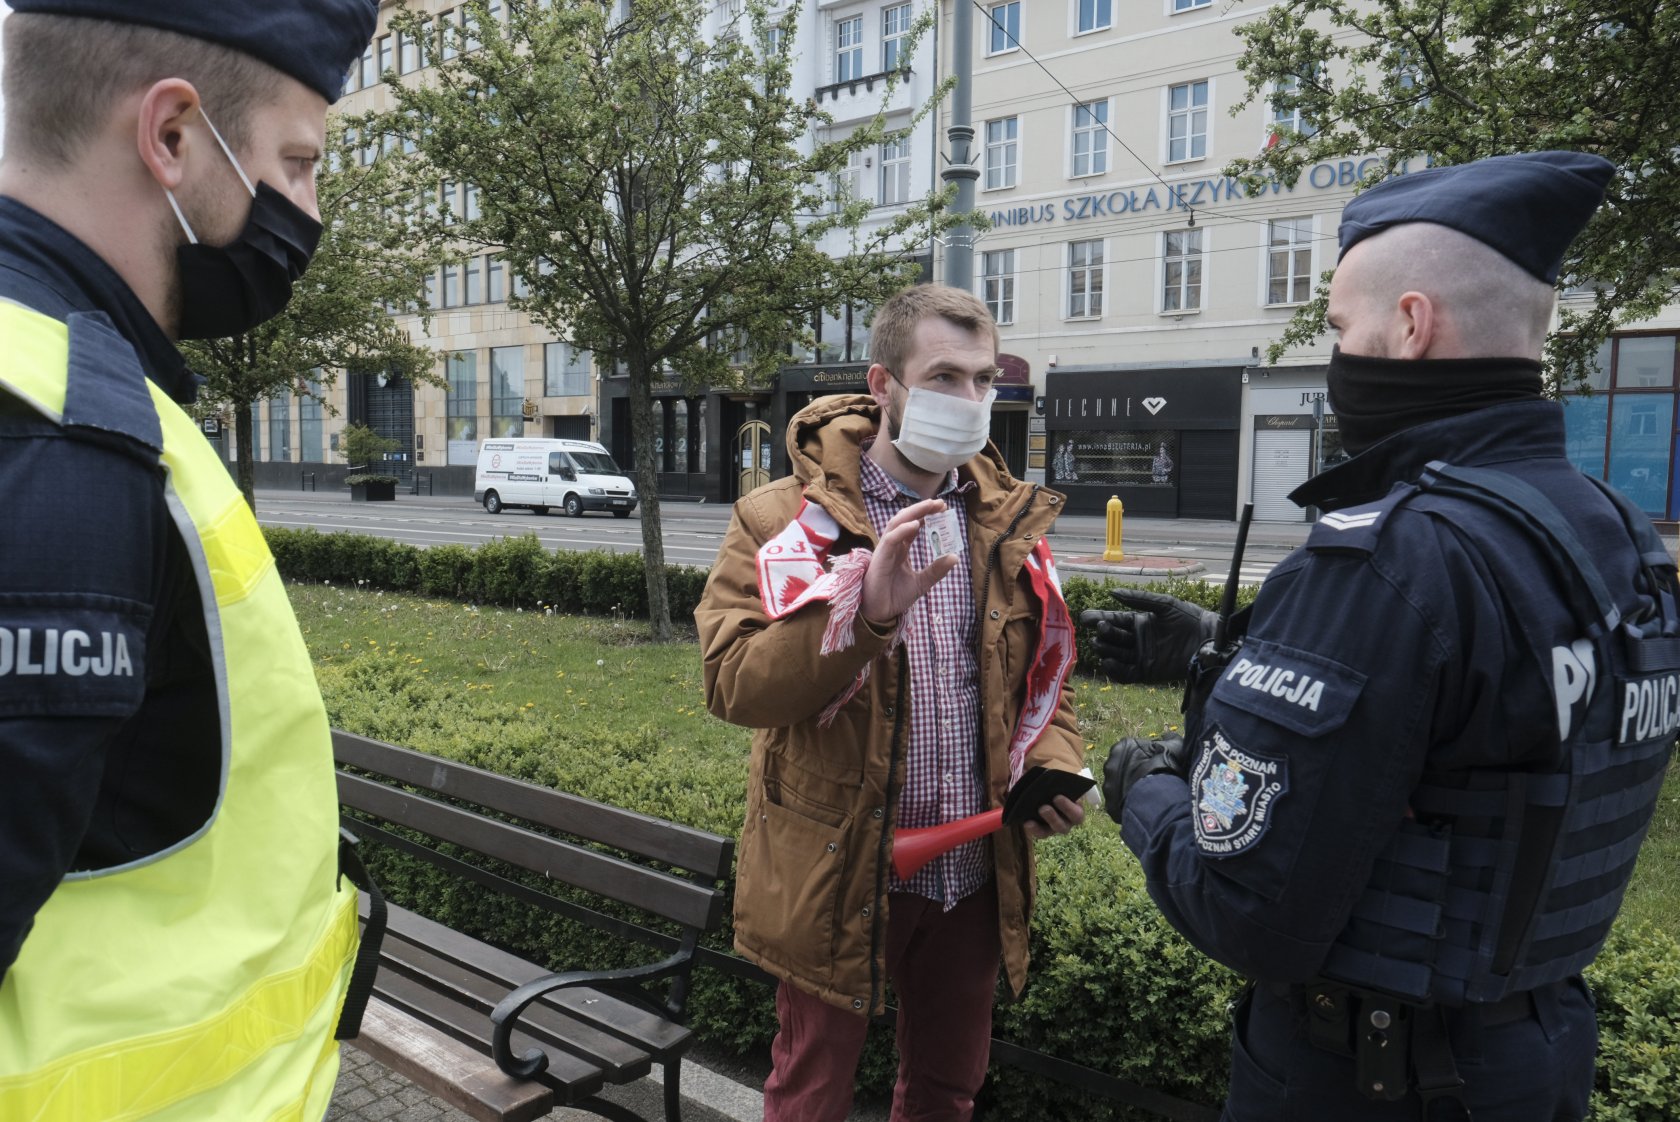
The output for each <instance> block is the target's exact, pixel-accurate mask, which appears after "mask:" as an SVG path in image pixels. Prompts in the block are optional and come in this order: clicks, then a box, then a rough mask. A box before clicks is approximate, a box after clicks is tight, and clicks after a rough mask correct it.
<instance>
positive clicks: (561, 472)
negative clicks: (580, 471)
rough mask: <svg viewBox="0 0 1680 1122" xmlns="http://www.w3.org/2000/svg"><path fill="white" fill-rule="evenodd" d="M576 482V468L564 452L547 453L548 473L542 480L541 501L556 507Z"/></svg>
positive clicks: (562, 501) (563, 500)
mask: <svg viewBox="0 0 1680 1122" xmlns="http://www.w3.org/2000/svg"><path fill="white" fill-rule="evenodd" d="M576 482H577V468H576V467H575V466H574V465H573V463H572V458H571V457H570V456H568V455H566V453H564V452H559V451H555V452H550V453H549V454H548V475H547V476H546V477H545V478H544V480H543V503H544V504H545V505H547V506H552V507H557V506H560V505H561V504H562V503H564V502H565V501H566V493H567V491H569V490H571V489H572V485H573V484H575V483H576Z"/></svg>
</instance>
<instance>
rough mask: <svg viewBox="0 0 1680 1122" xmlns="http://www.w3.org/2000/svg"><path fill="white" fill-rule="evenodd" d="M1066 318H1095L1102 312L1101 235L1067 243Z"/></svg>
mask: <svg viewBox="0 0 1680 1122" xmlns="http://www.w3.org/2000/svg"><path fill="white" fill-rule="evenodd" d="M1067 314H1068V318H1069V319H1095V318H1096V317H1098V316H1100V315H1102V314H1103V243H1102V239H1101V238H1094V239H1092V240H1090V241H1084V242H1069V243H1068V313H1067Z"/></svg>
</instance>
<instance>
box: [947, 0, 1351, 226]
mask: <svg viewBox="0 0 1680 1122" xmlns="http://www.w3.org/2000/svg"><path fill="white" fill-rule="evenodd" d="M957 2H958V3H959V4H960V3H961V2H962V0H957ZM969 3H971V4H973V5H974V7H975V9H976V10H977V11H979V12H980V14H981V15H982V16H983V17H985V21H986V23H987V24H988V25H989V26H991V27H994V28H996V29H997V30H998V31H1001V32H1002V33H1003V34H1004V35H1006V36H1008V40H1009V42H1011V43H1013V44H1015V49H1016V50H1018V51H1020V52H1021V53H1022V54H1024V55H1026V56H1027V58H1029V59H1031V60H1032V63H1033V65H1034V66H1036V67H1038V68H1039V69H1040V70H1042V71H1044V75H1045V77H1047V78H1049V79H1050V80H1051V81H1052V82H1054V83H1056V86H1057V87H1058V88H1059V89H1060V90H1061V91H1062V93H1064V94H1066V95H1067V96H1068V97H1069V98H1071V99H1072V101H1073V103H1074V104H1075V105H1080V104H1083V103H1082V102H1081V101H1080V100H1079V95H1078V94H1076V93H1074V92H1073V91H1072V90H1070V89H1068V87H1067V84H1066V83H1064V82H1063V81H1062V80H1061V79H1060V78H1058V77H1057V76H1056V74H1055V72H1054V71H1052V70H1051V69H1050V68H1049V67H1048V66H1046V65H1044V63H1043V62H1042V61H1040V60H1039V58H1038V56H1037V55H1035V54H1033V53H1032V52H1031V51H1029V50H1027V48H1026V46H1025V45H1023V44H1022V42H1021V41H1020V40H1019V39H1017V38H1016V37H1015V36H1013V35H1011V34H1010V33H1009V29H1008V28H1007V27H1005V26H1003V24H1001V23H999V22H998V21H997V20H996V19H994V18H993V17H992V13H991V12H989V11H987V10H986V8H985V6H984V5H983V4H981V3H980V0H969ZM1098 124H1100V125H1102V128H1103V132H1105V133H1107V134H1108V135H1109V136H1111V137H1113V138H1114V143H1115V144H1118V145H1119V146H1120V147H1121V148H1123V149H1124V150H1125V152H1126V154H1127V155H1128V156H1130V157H1131V158H1132V159H1133V160H1135V161H1136V162H1137V164H1138V166H1139V167H1141V168H1143V170H1144V171H1145V172H1146V173H1148V175H1149V176H1150V178H1152V179H1154V180H1155V182H1157V183H1159V184H1160V185H1161V186H1162V187H1165V188H1166V189H1167V191H1168V192H1169V193H1172V192H1173V191H1174V188H1173V185H1172V184H1170V183H1168V182H1167V181H1166V180H1165V179H1163V178H1161V173H1160V172H1158V171H1156V170H1155V168H1154V166H1153V165H1152V164H1150V163H1149V162H1148V161H1146V160H1145V159H1144V158H1143V157H1142V156H1140V155H1138V154H1137V153H1136V152H1135V151H1133V150H1132V146H1131V145H1129V144H1127V143H1126V142H1125V141H1124V140H1122V139H1121V138H1120V134H1119V133H1117V132H1115V131H1114V130H1113V129H1112V128H1111V127H1109V124H1108V122H1107V121H1099V122H1098ZM1198 209H1199V210H1201V211H1202V212H1203V213H1204V214H1211V215H1213V216H1214V217H1215V218H1223V219H1226V220H1227V221H1230V222H1246V223H1249V224H1251V225H1263V224H1264V222H1263V220H1257V219H1251V218H1244V217H1243V216H1241V215H1237V214H1227V213H1225V212H1223V211H1218V210H1214V209H1213V208H1211V207H1199V208H1198V207H1187V208H1186V210H1188V211H1189V213H1190V216H1191V218H1192V219H1194V217H1195V213H1196V211H1197V210H1198ZM1310 237H1312V238H1313V239H1314V240H1317V241H1335V240H1336V239H1335V238H1334V237H1332V236H1331V235H1329V234H1318V233H1315V234H1312V235H1310Z"/></svg>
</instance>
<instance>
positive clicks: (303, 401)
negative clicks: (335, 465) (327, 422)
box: [298, 366, 326, 464]
mask: <svg viewBox="0 0 1680 1122" xmlns="http://www.w3.org/2000/svg"><path fill="white" fill-rule="evenodd" d="M309 374H310V377H309V382H308V388H307V389H306V390H305V391H304V392H303V393H300V394H298V458H299V459H301V460H302V461H304V462H305V463H310V464H319V463H325V462H326V456H325V454H324V451H325V450H324V449H323V447H322V438H321V433H322V427H323V426H322V414H323V413H324V412H325V409H324V407H323V406H322V405H321V398H322V397H323V396H324V391H323V390H322V388H321V368H320V367H318V366H317V367H316V368H315V369H314V370H311V371H310V372H309Z"/></svg>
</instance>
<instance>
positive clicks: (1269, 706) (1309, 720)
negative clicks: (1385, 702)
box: [1213, 637, 1366, 736]
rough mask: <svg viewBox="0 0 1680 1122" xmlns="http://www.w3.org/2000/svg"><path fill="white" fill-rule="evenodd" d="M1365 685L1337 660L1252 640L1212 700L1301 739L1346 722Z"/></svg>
mask: <svg viewBox="0 0 1680 1122" xmlns="http://www.w3.org/2000/svg"><path fill="white" fill-rule="evenodd" d="M1365 681H1366V676H1365V675H1364V674H1362V673H1360V672H1359V671H1357V670H1355V669H1353V668H1352V667H1350V666H1344V665H1343V664H1341V663H1339V662H1337V661H1336V660H1334V659H1330V658H1325V657H1324V656H1323V655H1319V654H1314V653H1313V652H1311V651H1303V650H1301V649H1299V648H1297V647H1290V646H1286V645H1284V644H1282V643H1272V642H1268V641H1266V640H1264V639H1256V638H1252V637H1251V638H1248V639H1245V640H1244V641H1243V645H1242V648H1241V649H1240V650H1239V651H1238V652H1237V656H1236V657H1235V658H1233V659H1232V660H1231V664H1230V665H1229V666H1227V667H1226V668H1225V670H1224V672H1223V673H1221V674H1220V676H1219V681H1217V682H1216V683H1214V687H1213V700H1214V701H1215V702H1218V703H1221V704H1226V705H1233V706H1235V707H1236V708H1238V709H1242V710H1244V711H1246V712H1248V713H1252V714H1254V715H1255V716H1257V717H1260V718H1262V719H1263V720H1267V721H1270V722H1271V723H1273V724H1276V725H1282V726H1283V727H1284V728H1286V729H1288V730H1289V731H1291V732H1294V733H1299V734H1300V735H1302V736H1323V735H1324V734H1325V733H1328V732H1331V731H1333V730H1335V729H1338V728H1340V727H1341V726H1342V725H1343V724H1344V723H1345V722H1346V721H1347V719H1348V715H1349V714H1350V713H1351V712H1352V711H1353V706H1354V703H1355V702H1356V701H1358V700H1359V695H1360V694H1361V693H1362V692H1363V691H1364V689H1365Z"/></svg>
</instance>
